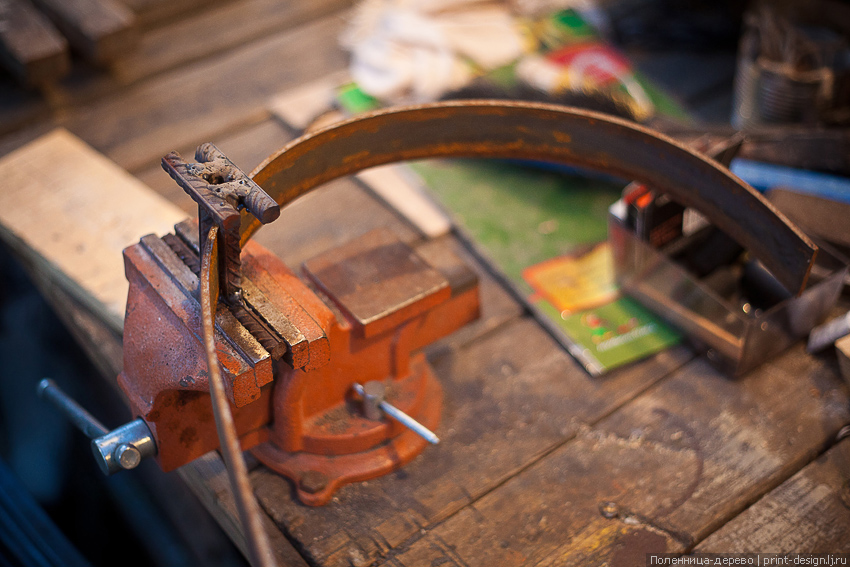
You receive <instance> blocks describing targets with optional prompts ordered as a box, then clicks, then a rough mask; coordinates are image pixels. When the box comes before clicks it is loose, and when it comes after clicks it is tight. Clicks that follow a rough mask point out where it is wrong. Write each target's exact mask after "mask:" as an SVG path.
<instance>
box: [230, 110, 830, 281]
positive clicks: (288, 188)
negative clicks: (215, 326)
mask: <svg viewBox="0 0 850 567" xmlns="http://www.w3.org/2000/svg"><path fill="white" fill-rule="evenodd" d="M431 157H490V158H517V159H529V160H538V161H546V162H554V163H562V164H568V165H576V166H581V167H586V168H589V169H593V170H597V171H601V172H606V173H611V174H614V175H618V176H620V177H623V178H624V179H630V180H637V181H640V182H642V183H645V184H647V185H649V186H651V187H654V188H656V189H658V190H660V191H663V192H665V193H669V194H670V195H671V196H673V197H674V198H675V199H676V200H678V201H679V202H681V203H683V204H685V205H687V206H691V207H694V208H696V209H697V210H699V211H701V212H702V213H703V214H705V215H706V216H707V217H708V218H709V219H710V220H711V221H712V222H713V223H714V224H715V225H716V226H718V227H719V228H720V229H721V230H723V231H725V232H727V233H728V234H729V235H730V236H732V237H733V238H734V239H735V240H737V241H738V243H740V244H741V245H742V246H744V247H745V248H746V249H747V250H749V251H750V252H751V253H752V254H753V255H754V256H755V257H757V258H758V259H760V260H761V261H762V263H764V265H765V266H767V267H768V269H770V270H771V271H772V272H773V274H774V275H775V276H776V277H777V278H778V279H779V280H780V281H781V282H782V283H783V284H784V285H785V286H786V287H788V289H791V290H800V291H802V289H804V288H805V284H806V280H807V279H808V275H809V271H810V269H811V265H812V263H813V262H814V258H815V256H816V254H817V246H816V245H815V244H814V243H813V242H812V241H811V239H809V238H808V237H807V236H806V235H805V234H803V232H802V231H800V230H799V229H798V228H797V227H796V226H794V225H793V224H791V222H790V221H788V219H787V218H785V217H784V216H783V215H782V214H781V213H779V212H778V211H777V210H776V209H774V208H773V206H772V205H771V204H770V203H769V202H768V201H767V200H766V199H765V198H764V197H762V196H761V195H760V194H759V193H758V192H756V191H755V190H754V189H753V188H752V187H750V186H749V185H747V184H746V183H744V182H743V181H741V180H740V179H739V178H737V177H736V176H734V175H733V174H732V173H730V172H729V170H728V169H726V168H724V167H722V166H720V165H718V164H716V163H714V162H712V161H710V160H709V159H707V158H705V157H704V156H702V155H700V154H698V153H696V152H694V151H692V150H690V149H688V148H686V147H685V146H683V145H681V144H679V143H677V142H676V141H674V140H672V139H670V138H668V137H666V136H663V135H661V134H659V133H657V132H654V131H652V130H649V129H647V128H644V127H641V126H638V125H635V124H632V123H630V122H626V121H624V120H620V119H617V118H614V117H611V116H607V115H604V114H599V113H595V112H590V111H585V110H580V109H576V108H569V107H564V106H558V105H549V104H538V103H522V102H504V101H481V100H479V101H450V102H441V103H434V104H426V105H419V106H408V107H399V108H390V109H386V110H380V111H377V112H372V113H369V114H365V115H361V116H358V117H356V118H353V119H350V120H346V121H343V122H340V123H337V124H334V125H332V126H329V127H327V128H324V129H321V130H318V131H316V132H312V133H309V134H306V135H304V136H302V137H300V138H298V139H297V140H294V141H293V142H292V143H290V144H288V145H287V146H286V147H284V148H283V149H282V150H280V151H279V152H278V153H276V154H274V155H272V156H271V157H269V158H268V159H267V160H266V161H265V162H263V163H262V164H261V165H260V166H259V167H258V168H257V169H256V170H255V171H254V172H253V173H252V174H251V177H252V178H253V179H254V181H255V182H257V183H258V184H259V185H260V186H261V187H263V189H265V191H266V192H267V193H268V194H269V195H271V196H272V198H274V199H275V201H277V202H278V203H279V204H280V205H281V206H285V205H286V204H288V203H290V202H292V201H294V200H295V199H297V198H298V197H300V196H302V195H304V194H306V193H308V192H310V191H311V190H313V189H314V188H316V187H318V186H320V185H322V184H323V183H326V182H328V181H331V180H333V179H336V178H338V177H342V176H345V175H349V174H352V173H356V172H358V171H360V170H363V169H367V168H369V167H374V166H377V165H383V164H386V163H392V162H397V161H405V160H412V159H422V158H431ZM257 228H259V223H258V222H257V221H255V220H254V219H252V218H250V217H249V216H248V215H246V214H245V213H244V212H243V216H242V227H241V233H242V236H241V241H242V243H244V242H245V241H247V240H248V239H249V238H250V237H251V235H252V234H253V233H254V232H255V231H256V229H257Z"/></svg>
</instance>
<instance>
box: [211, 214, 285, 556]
mask: <svg viewBox="0 0 850 567" xmlns="http://www.w3.org/2000/svg"><path fill="white" fill-rule="evenodd" d="M218 231H219V228H218V227H217V226H211V227H210V229H209V232H208V233H207V236H206V238H204V249H203V254H202V256H201V289H200V293H201V297H200V299H201V318H202V321H203V323H202V328H203V337H204V351H205V354H206V362H207V369H208V372H209V391H210V397H211V398H212V408H213V416H214V417H215V425H216V430H217V431H218V439H219V441H220V443H221V454H222V456H223V457H224V462H225V464H226V466H227V477H228V479H229V480H230V488H231V490H232V491H233V496H234V499H235V500H236V509H237V510H238V511H239V520H240V522H241V523H242V531H243V532H244V534H245V540H246V541H247V543H248V555H249V557H250V560H251V565H253V566H254V567H274V566H275V565H276V562H275V560H274V555H273V554H272V548H271V545H270V544H269V539H268V536H267V535H266V531H265V529H264V528H263V522H262V517H261V516H260V509H259V505H258V504H257V500H256V499H255V498H254V492H253V489H252V488H251V482H250V481H249V480H248V467H247V465H246V464H245V459H244V457H243V456H242V449H241V447H240V445H239V435H238V433H237V430H236V424H235V423H234V420H233V414H232V413H231V411H230V402H228V400H227V395H226V394H225V384H224V381H223V380H222V376H221V370H220V369H219V361H218V352H217V351H216V348H215V343H216V339H215V326H214V325H213V322H214V321H215V312H216V305H218V296H219V281H218V274H219V271H218V266H217V265H216V264H217V263H218V259H219V254H218V250H216V247H217V246H218V245H219V243H218Z"/></svg>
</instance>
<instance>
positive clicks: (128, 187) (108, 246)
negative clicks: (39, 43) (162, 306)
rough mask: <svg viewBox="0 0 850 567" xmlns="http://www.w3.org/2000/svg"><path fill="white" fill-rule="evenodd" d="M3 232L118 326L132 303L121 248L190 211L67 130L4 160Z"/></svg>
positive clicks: (0, 208)
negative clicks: (172, 203)
mask: <svg viewBox="0 0 850 567" xmlns="http://www.w3.org/2000/svg"><path fill="white" fill-rule="evenodd" d="M0 168H2V170H3V172H4V176H5V182H6V187H10V188H14V189H12V190H7V191H0V237H1V238H3V240H5V241H6V242H7V243H8V244H9V245H10V246H11V247H12V249H13V250H15V251H17V252H18V253H19V254H21V255H24V256H27V257H33V258H36V260H34V261H36V262H39V263H40V264H41V268H40V269H41V270H44V271H48V272H50V273H52V274H54V276H55V277H56V278H59V279H62V281H63V286H64V287H66V288H67V289H69V290H70V292H71V294H72V296H73V297H75V298H76V299H77V300H78V301H80V302H81V303H82V304H84V305H86V306H87V307H88V308H89V309H91V310H92V311H93V312H95V313H97V314H98V316H99V317H101V318H102V319H104V320H106V321H108V322H109V324H110V325H111V326H112V328H114V329H117V330H120V329H121V328H122V321H123V318H124V304H125V302H126V300H127V282H126V279H125V278H124V263H123V258H122V256H121V251H122V250H123V249H124V248H125V247H126V246H128V245H129V244H132V243H134V242H136V241H138V239H139V238H140V237H141V236H143V235H145V234H149V233H157V234H164V233H166V232H168V231H170V230H171V229H172V227H173V225H174V224H175V223H176V222H179V221H180V220H182V219H183V218H185V215H184V214H183V213H182V212H180V211H179V210H178V209H176V208H175V207H173V206H170V205H168V204H167V203H165V202H163V201H162V199H159V198H156V196H155V195H152V194H151V192H150V191H149V190H148V189H147V188H146V187H145V186H144V185H143V184H142V183H140V182H139V181H138V180H137V179H135V178H134V177H132V176H131V175H130V174H128V173H127V172H125V171H123V170H121V169H120V168H119V167H117V166H116V165H115V164H113V163H111V162H110V161H109V160H108V159H106V158H104V157H103V156H102V155H100V154H98V153H97V152H95V151H94V150H92V149H91V148H89V147H88V146H86V145H85V144H84V143H83V142H82V141H80V140H79V139H77V138H75V137H74V136H73V135H72V134H70V133H68V132H67V131H65V130H55V131H53V132H51V133H49V134H47V135H45V136H43V137H41V138H39V139H38V140H36V141H34V142H32V143H30V144H28V145H26V146H24V147H22V148H20V149H18V150H16V151H14V152H12V153H11V154H9V155H7V156H6V157H4V158H3V159H2V160H0Z"/></svg>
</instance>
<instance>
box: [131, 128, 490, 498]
mask: <svg viewBox="0 0 850 567" xmlns="http://www.w3.org/2000/svg"><path fill="white" fill-rule="evenodd" d="M196 160H197V162H198V163H194V164H192V163H186V162H184V161H183V160H182V159H181V158H180V156H179V155H178V154H176V153H172V154H169V155H168V156H166V157H165V158H163V168H164V169H165V170H166V171H167V172H168V173H169V174H170V175H171V176H172V177H173V178H174V179H175V180H176V181H177V182H178V183H179V184H180V185H181V186H182V187H183V188H184V190H186V192H187V193H188V194H189V195H190V196H192V198H193V199H195V201H197V202H198V205H199V212H200V214H199V221H197V222H196V221H185V222H183V223H180V224H178V225H177V226H176V227H175V233H174V234H168V235H165V236H163V237H161V238H160V237H157V236H154V235H149V236H145V237H143V238H142V239H141V241H140V242H139V243H138V244H135V245H133V246H130V247H128V248H127V249H126V250H125V251H124V262H125V271H126V275H127V279H128V280H129V282H130V291H129V296H128V300H127V311H126V318H125V322H124V369H123V372H122V373H121V375H120V376H119V377H118V382H119V384H120V386H121V388H122V389H123V391H124V392H125V393H126V395H127V397H128V399H129V402H130V405H131V409H132V411H133V412H134V415H136V416H139V417H140V418H141V419H142V420H143V421H144V422H145V424H146V425H147V426H148V428H149V429H150V433H151V436H152V438H153V440H154V441H155V445H156V460H157V461H158V462H159V464H160V466H161V467H162V469H163V470H165V471H169V470H172V469H175V468H177V467H179V466H181V465H184V464H186V463H189V462H190V461H192V460H194V459H196V458H198V457H200V456H201V455H203V454H205V453H207V452H208V451H211V450H215V449H216V448H218V446H219V439H218V436H217V433H216V427H215V422H214V419H213V414H212V409H211V404H210V398H209V386H208V383H207V379H208V376H207V365H206V359H205V356H204V347H203V343H202V338H201V328H200V325H201V316H200V305H199V299H198V297H199V277H198V276H199V271H200V263H199V251H200V250H201V246H202V243H201V236H200V235H204V234H206V231H205V227H206V226H208V225H209V223H211V222H216V223H217V224H219V226H220V228H221V229H222V230H221V234H222V236H223V238H224V242H223V244H222V246H221V247H220V248H221V250H222V252H221V256H222V257H220V258H219V266H220V270H219V273H220V281H221V282H222V286H221V287H222V289H221V293H220V304H219V308H218V310H217V314H216V319H215V337H216V338H215V346H216V351H217V354H218V359H219V362H220V364H221V368H222V372H223V375H224V376H225V383H226V392H227V396H228V398H229V401H230V403H231V409H232V413H233V415H234V420H235V423H236V427H237V431H238V434H239V438H240V443H241V445H242V448H243V449H251V448H252V449H253V453H254V455H255V456H256V457H257V458H258V459H259V460H260V461H262V462H263V463H264V464H265V465H267V466H268V467H269V468H271V469H273V470H275V471H277V472H279V473H280V474H283V475H285V476H287V477H289V478H290V479H292V481H293V482H294V483H295V486H296V490H297V493H298V496H299V498H300V500H301V501H302V502H304V503H306V504H310V505H320V504H324V503H326V502H327V501H328V500H329V499H330V498H331V496H332V495H333V493H334V491H335V490H336V489H337V488H339V487H340V486H341V485H342V484H345V483H349V482H354V481H360V480H366V479H370V478H374V477H376V476H379V475H382V474H385V473H387V472H390V471H392V470H395V469H397V468H398V467H400V466H402V465H403V464H405V463H407V462H408V461H410V460H411V459H413V458H414V457H415V456H416V455H417V454H419V453H420V452H421V451H422V450H423V449H424V448H425V446H426V444H427V441H426V440H425V439H423V438H422V437H420V436H419V435H417V434H416V433H415V432H414V431H412V430H410V429H408V428H407V427H405V426H404V425H402V424H401V423H400V422H399V421H397V420H395V419H386V418H385V417H384V416H383V415H382V413H381V412H378V413H377V414H375V413H374V412H369V411H368V408H367V407H366V406H368V405H369V404H368V403H364V400H363V399H362V398H361V396H359V395H358V394H357V393H356V392H355V389H354V388H355V384H358V385H362V384H367V386H368V389H375V387H377V389H379V390H380V389H383V390H384V391H385V393H384V398H385V401H386V402H387V403H390V404H392V406H393V407H395V408H397V409H399V410H401V411H403V412H404V413H405V414H407V415H408V416H410V417H411V418H412V419H413V420H415V421H416V422H418V423H419V424H421V425H422V426H424V427H425V428H429V429H436V427H437V426H438V424H439V420H440V409H441V404H442V391H441V388H440V385H439V383H438V382H437V380H436V379H435V377H434V375H433V372H432V371H431V369H430V368H429V365H428V362H427V361H426V360H425V355H424V354H423V353H422V348H423V347H425V346H427V345H428V344H430V343H432V342H433V341H435V340H437V339H440V338H441V337H444V336H446V335H447V334H449V333H451V332H453V331H454V330H456V329H458V328H460V327H462V326H463V325H465V324H466V323H468V322H470V321H472V320H474V319H475V318H476V317H477V316H478V309H479V303H478V286H477V278H476V276H475V274H474V273H473V272H472V271H471V270H470V269H469V268H467V267H466V266H465V265H464V264H463V263H462V262H461V261H460V260H459V259H457V258H441V261H440V263H441V266H439V267H434V266H432V265H430V264H429V263H428V262H426V261H425V260H424V259H423V258H422V257H420V256H419V255H418V254H417V253H416V251H415V250H413V249H411V248H410V247H409V246H408V245H406V244H405V243H403V242H401V241H400V240H398V238H396V237H395V236H394V235H393V234H392V233H391V232H389V231H388V230H384V229H379V230H375V231H372V232H370V233H367V234H365V235H363V236H361V237H360V238H358V239H356V240H354V241H352V242H349V243H347V244H345V245H343V246H340V247H338V248H335V249H333V250H330V251H327V252H325V253H323V254H320V255H318V256H316V257H314V258H312V259H310V260H308V261H307V262H305V263H304V264H303V266H302V268H301V271H300V273H299V274H296V273H295V272H293V271H292V270H290V269H289V268H288V267H287V266H286V265H284V263H283V262H282V261H281V260H280V259H278V258H277V257H276V256H274V255H273V254H272V253H270V252H269V251H268V250H266V249H265V248H263V247H262V246H260V245H259V244H257V243H256V242H253V241H247V242H246V243H245V245H244V247H243V246H240V243H239V218H240V215H239V209H241V208H245V209H247V210H249V211H250V212H252V213H254V214H255V216H256V217H257V218H258V219H259V220H260V221H269V220H272V219H274V218H276V217H277V214H278V212H279V211H278V209H277V203H275V202H274V201H273V200H271V199H270V198H268V196H266V195H265V193H263V192H262V189H260V188H259V187H258V186H256V184H254V183H253V182H252V181H251V180H250V178H248V176H246V175H245V174H244V173H243V172H242V171H241V170H239V169H238V168H237V167H236V166H234V165H233V164H232V163H231V162H230V160H228V159H227V158H226V157H225V156H224V155H222V154H221V152H219V151H218V150H217V149H216V148H215V147H214V146H212V145H211V144H205V145H203V146H201V147H200V148H199V149H198V152H197V154H196ZM252 200H253V201H255V202H252ZM199 225H200V226H199ZM199 228H200V230H199ZM371 383H375V384H371ZM367 413H369V414H370V415H367Z"/></svg>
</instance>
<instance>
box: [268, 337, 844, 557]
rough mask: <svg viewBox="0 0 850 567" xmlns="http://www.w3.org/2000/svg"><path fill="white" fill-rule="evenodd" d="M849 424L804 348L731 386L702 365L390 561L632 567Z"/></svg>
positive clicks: (690, 536)
mask: <svg viewBox="0 0 850 567" xmlns="http://www.w3.org/2000/svg"><path fill="white" fill-rule="evenodd" d="M848 419H850V409H848V395H847V390H846V388H845V387H844V386H843V384H842V383H841V382H840V380H839V379H838V377H837V375H836V372H835V368H834V366H830V365H829V364H826V363H824V362H822V361H820V360H818V359H813V358H812V357H810V356H808V355H806V354H805V353H804V352H803V349H802V345H797V346H796V347H794V348H793V349H792V350H791V352H789V353H788V354H786V355H785V356H784V357H781V358H779V359H778V360H776V361H774V362H771V363H769V364H766V365H765V366H763V367H761V368H760V369H758V370H756V371H755V372H753V373H752V374H750V375H748V376H747V377H746V378H744V379H743V380H741V381H732V380H730V379H728V378H725V377H724V376H722V375H720V374H719V373H718V372H716V371H714V370H713V369H712V368H711V367H710V366H709V365H708V363H707V362H706V361H705V360H704V359H702V358H700V359H697V360H695V361H693V362H692V363H690V364H688V365H687V366H686V367H684V368H682V369H681V370H680V371H678V372H676V373H674V374H673V375H672V376H670V377H668V378H667V379H665V380H663V381H660V382H659V383H658V384H656V385H655V386H654V387H653V388H651V389H649V390H648V391H647V392H646V393H644V394H643V395H641V396H638V397H637V398H635V399H634V400H633V401H632V402H630V403H628V404H626V405H624V406H623V407H622V408H621V409H619V410H617V411H615V412H614V413H612V414H611V415H610V416H609V417H608V418H606V419H604V420H602V421H601V422H599V423H598V425H596V426H594V427H591V428H589V429H586V430H582V431H580V433H579V435H578V437H577V438H576V439H575V440H574V441H571V442H569V443H567V444H565V445H564V446H563V447H561V448H559V449H558V450H556V451H554V452H552V453H551V454H550V455H548V456H547V457H546V458H545V459H542V460H540V461H539V462H538V463H536V464H534V465H533V466H531V467H529V468H528V469H527V470H525V471H523V472H521V473H520V474H519V475H517V476H516V477H514V478H512V479H510V480H509V481H508V482H506V483H504V484H503V485H502V486H500V487H498V488H496V489H495V490H493V491H492V492H490V493H489V494H487V495H486V496H485V497H483V498H481V499H480V500H479V501H477V502H474V504H473V505H471V506H468V507H466V508H464V509H463V510H461V511H460V512H459V513H457V514H456V515H454V516H453V517H451V518H449V519H448V520H447V521H445V522H443V523H442V524H440V525H438V526H436V527H435V528H434V529H433V530H429V531H426V532H425V533H424V534H420V535H419V536H416V537H414V538H413V540H412V541H411V542H409V544H408V546H407V547H406V548H402V549H401V550H399V551H397V552H395V553H392V554H390V555H389V562H388V563H389V564H392V565H421V564H422V563H423V562H424V561H426V560H430V561H444V562H448V563H449V564H453V563H452V562H455V563H457V564H461V565H498V564H516V563H520V562H528V563H540V564H543V565H584V564H587V563H588V562H591V561H592V562H593V563H594V564H598V563H601V562H605V561H607V562H609V564H610V565H629V564H632V565H634V564H637V563H636V561H637V560H638V559H640V558H642V557H643V553H647V552H662V551H668V552H683V551H686V550H687V549H689V548H691V547H692V546H693V545H694V544H696V543H698V542H700V541H701V540H702V539H704V538H706V537H707V536H708V535H709V534H711V533H712V532H714V531H715V530H717V529H718V528H719V527H720V526H722V525H723V524H725V523H726V522H728V521H730V520H731V519H732V518H734V517H735V516H736V515H737V514H739V513H740V512H741V511H742V510H743V509H745V508H746V507H747V506H748V505H749V504H750V503H752V502H753V501H755V500H757V499H758V498H760V497H761V496H762V495H763V494H765V493H767V492H769V491H770V490H771V489H773V488H774V487H775V486H776V485H778V484H779V483H781V482H782V481H784V480H785V479H786V478H788V477H789V476H791V475H793V474H794V473H795V472H796V471H797V470H799V469H800V467H802V466H803V465H805V464H806V463H807V462H809V461H810V460H811V459H812V458H813V457H814V456H816V455H817V454H818V453H819V452H820V451H821V450H822V448H823V447H824V446H825V445H827V446H828V444H830V443H831V442H832V441H833V440H834V438H835V435H836V433H837V432H838V430H839V429H840V428H841V426H842V425H843V424H844V423H846V422H847V421H848ZM606 503H610V504H609V505H607V506H606ZM824 504H826V503H825V502H824ZM605 510H608V511H610V512H611V513H610V514H609V515H610V516H611V517H606V516H605V515H604V514H603V511H605ZM273 516H274V515H273ZM722 551H724V552H736V551H749V550H748V549H742V548H735V547H732V548H727V549H723V550H722Z"/></svg>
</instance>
